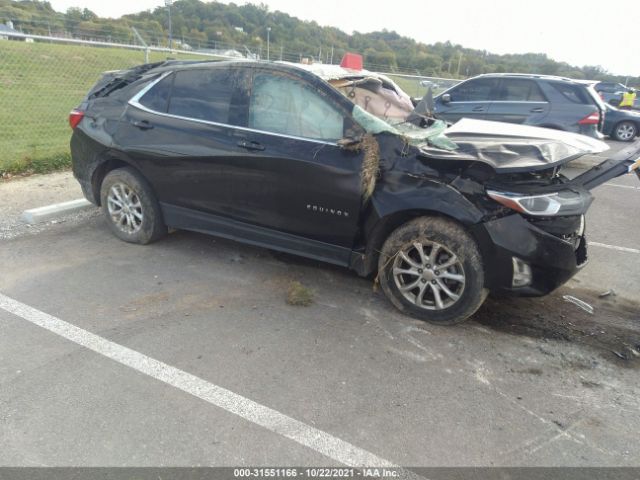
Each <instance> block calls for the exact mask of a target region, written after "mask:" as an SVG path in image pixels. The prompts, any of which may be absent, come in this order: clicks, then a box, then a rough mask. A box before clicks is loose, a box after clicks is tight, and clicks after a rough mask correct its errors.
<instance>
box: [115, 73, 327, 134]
mask: <svg viewBox="0 0 640 480" xmlns="http://www.w3.org/2000/svg"><path fill="white" fill-rule="evenodd" d="M172 73H174V72H173V71H170V72H165V73H163V74H162V75H160V76H159V77H158V78H156V79H155V80H154V81H153V82H151V83H149V85H147V86H146V87H144V88H143V89H142V90H140V91H139V92H138V93H136V94H135V95H134V96H133V97H131V99H129V101H128V102H127V103H128V104H129V105H131V106H132V107H136V108H139V109H140V110H143V111H145V112H147V113H152V114H154V115H160V116H162V117H168V118H177V119H178V120H187V121H190V122H196V123H202V124H205V125H213V126H214V127H227V128H234V129H237V130H242V131H245V132H255V133H262V134H266V135H274V136H276V137H281V138H289V139H292V140H302V141H304V142H312V143H318V144H320V145H333V146H335V147H337V146H338V143H337V141H336V142H327V141H324V140H316V139H313V138H305V137H296V136H294V135H286V134H284V133H276V132H268V131H266V130H257V129H255V128H248V127H240V126H238V125H231V124H228V123H219V122H212V121H209V120H201V119H199V118H191V117H183V116H181V115H173V114H171V113H163V112H158V111H156V110H152V109H151V108H148V107H145V106H144V105H142V104H141V103H140V99H141V98H142V97H143V96H144V95H145V94H146V93H147V92H148V91H149V90H151V89H152V88H153V87H154V86H155V85H156V84H157V83H159V82H160V81H161V80H162V79H164V78H165V77H167V76H169V75H171V74H172Z"/></svg>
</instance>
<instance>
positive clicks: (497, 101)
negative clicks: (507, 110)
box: [448, 100, 550, 103]
mask: <svg viewBox="0 0 640 480" xmlns="http://www.w3.org/2000/svg"><path fill="white" fill-rule="evenodd" d="M448 103H550V102H549V101H548V100H541V101H535V100H513V101H511V100H465V101H462V100H461V101H459V102H456V101H455V100H451V101H450V102H448Z"/></svg>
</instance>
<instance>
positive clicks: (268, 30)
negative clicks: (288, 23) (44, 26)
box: [267, 27, 271, 62]
mask: <svg viewBox="0 0 640 480" xmlns="http://www.w3.org/2000/svg"><path fill="white" fill-rule="evenodd" d="M270 33H271V27H267V62H268V61H269V44H270V43H271V42H270V38H269V34H270Z"/></svg>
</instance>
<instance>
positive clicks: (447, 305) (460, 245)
mask: <svg viewBox="0 0 640 480" xmlns="http://www.w3.org/2000/svg"><path fill="white" fill-rule="evenodd" d="M418 246H420V247H421V249H422V253H423V256H421V255H420V249H419V248H418ZM452 254H453V257H452V256H451V255H452ZM434 255H435V256H434ZM421 257H422V258H421ZM454 257H455V258H454ZM407 258H408V260H409V261H407V260H406V259H407ZM434 263H435V265H434ZM448 264H450V265H449V266H447V265H448ZM436 266H440V269H438V268H435V267H436ZM401 271H403V272H411V273H404V274H403V273H400V272H401ZM445 275H446V278H445ZM378 280H379V282H380V285H381V287H382V291H383V292H384V294H385V296H386V297H387V298H388V299H389V300H390V301H391V303H393V305H395V306H396V307H397V308H398V310H400V311H402V312H404V313H407V314H409V315H411V316H413V317H415V318H418V319H420V320H424V321H427V322H429V323H434V324H437V325H454V324H457V323H461V322H463V321H465V320H466V319H468V318H469V317H470V316H471V315H473V314H474V313H475V312H476V310H478V308H480V306H481V305H482V303H483V302H484V300H485V299H486V297H487V293H488V292H487V290H486V289H485V288H484V270H483V266H482V259H481V256H480V252H479V251H478V247H477V245H476V243H475V241H474V240H473V238H471V236H470V235H469V234H468V233H467V232H466V230H465V229H464V228H463V227H462V226H461V225H459V224H457V223H455V222H453V221H451V220H448V219H444V218H440V217H420V218H416V219H414V220H411V221H409V222H407V223H405V224H404V225H402V226H400V227H399V228H398V229H396V230H395V231H394V232H393V233H392V234H391V235H389V237H388V238H387V240H386V241H385V242H384V245H383V247H382V251H381V253H380V259H379V261H378ZM412 285H413V288H408V287H411V286H412ZM443 285H444V288H443ZM401 287H404V288H405V291H404V292H403V291H402V290H401ZM436 290H437V293H436ZM447 291H448V292H447ZM421 292H423V293H422V296H421ZM449 293H451V294H452V295H449ZM455 297H457V298H455Z"/></svg>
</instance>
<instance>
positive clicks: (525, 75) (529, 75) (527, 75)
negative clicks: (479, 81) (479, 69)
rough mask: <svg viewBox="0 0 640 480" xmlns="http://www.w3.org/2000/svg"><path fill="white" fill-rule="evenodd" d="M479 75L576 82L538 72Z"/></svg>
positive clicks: (484, 74) (484, 75)
mask: <svg viewBox="0 0 640 480" xmlns="http://www.w3.org/2000/svg"><path fill="white" fill-rule="evenodd" d="M478 77H521V78H538V79H540V80H557V81H564V82H575V80H574V79H572V78H567V77H558V76H556V75H542V74H536V73H483V74H482V75H478ZM476 78H477V77H476Z"/></svg>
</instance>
